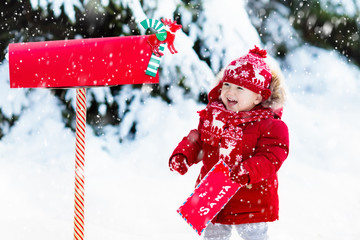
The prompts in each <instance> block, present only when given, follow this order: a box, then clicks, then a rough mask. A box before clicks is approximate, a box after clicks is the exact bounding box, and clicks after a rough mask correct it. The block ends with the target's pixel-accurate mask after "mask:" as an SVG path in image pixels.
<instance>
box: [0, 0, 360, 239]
mask: <svg viewBox="0 0 360 240" xmlns="http://www.w3.org/2000/svg"><path fill="white" fill-rule="evenodd" d="M33 2H38V1H33ZM39 2H40V3H41V1H39ZM176 2H178V1H174V2H173V3H176ZM214 3H215V2H213V1H207V5H206V7H205V12H204V16H203V17H204V18H205V17H206V19H207V20H205V19H203V20H202V21H204V22H203V26H204V27H206V28H207V27H208V29H206V28H204V29H196V31H197V32H196V34H204V38H206V39H208V41H209V45H210V46H211V44H215V42H214V41H215V40H214V39H215V38H214V36H212V38H207V36H208V35H212V34H218V33H221V32H218V30H219V29H220V28H217V27H216V26H217V24H219V25H222V24H225V25H226V26H227V28H224V29H223V31H224V32H222V33H223V40H224V43H223V44H218V45H216V46H214V49H215V50H214V53H215V55H216V54H217V53H218V55H217V58H218V59H217V60H216V59H215V60H214V62H215V61H220V59H221V54H220V52H221V51H219V52H217V51H218V50H216V49H223V50H224V51H225V52H226V53H227V54H230V53H231V54H232V55H231V56H236V55H237V53H239V55H241V54H243V53H244V52H245V51H246V49H248V48H249V47H252V45H253V44H252V43H254V44H258V43H259V41H260V40H259V37H258V36H257V35H254V34H253V33H254V28H253V27H252V26H251V24H250V22H249V20H248V19H246V18H245V17H244V15H243V14H245V12H244V10H243V5H242V4H240V5H239V9H238V10H239V11H238V12H239V13H241V14H239V16H238V18H239V20H240V19H243V20H245V22H244V21H242V22H241V24H240V25H239V26H238V25H236V24H238V23H239V22H236V21H235V22H234V21H230V22H229V20H228V22H225V20H224V22H223V23H220V21H223V20H221V19H219V18H216V17H215V16H218V14H217V13H216V11H215V10H216V7H218V8H219V9H223V11H224V9H225V10H226V8H229V7H230V5H228V4H229V3H228V2H227V1H224V4H223V5H222V6H219V5H216V4H214ZM129 4H133V5H136V4H135V3H134V2H132V1H129ZM148 4H149V6H150V3H148ZM220 5H221V4H220ZM171 6H173V5H172V4H171ZM140 10H141V9H138V10H137V11H138V14H139V16H142V14H143V13H141V11H140ZM236 12H237V11H228V12H227V13H228V14H229V16H228V17H229V18H228V19H232V17H230V16H231V15H232V14H235V13H236ZM155 14H160V12H159V13H155ZM240 15H241V16H240ZM159 16H160V15H159ZM207 21H210V22H209V23H207ZM207 24H209V25H211V26H207ZM235 25H236V26H235ZM194 26H195V25H194ZM235 28H237V29H240V30H241V31H240V30H239V32H237V33H233V34H231V32H232V29H235ZM211 29H212V30H211ZM216 29H218V30H216ZM215 30H216V31H215ZM213 31H215V32H213ZM219 31H220V30H219ZM242 32H243V33H247V34H240V33H242ZM285 34H286V33H285ZM229 38H231V39H229ZM190 39H191V38H189V37H187V36H185V34H183V33H181V32H180V33H179V34H178V35H177V39H176V40H175V41H176V42H175V46H176V48H178V49H179V53H178V54H176V55H170V53H169V52H167V53H166V55H165V56H164V59H163V60H162V63H161V64H162V66H163V68H164V69H163V75H162V76H161V79H160V81H162V82H167V83H171V81H170V80H169V78H176V76H169V75H167V73H171V72H172V73H173V69H172V68H174V66H173V65H172V64H171V63H173V62H176V63H179V64H180V65H182V66H183V67H184V69H183V70H184V74H185V76H187V79H186V84H187V85H189V86H190V87H191V89H192V90H191V91H193V94H194V95H195V94H196V93H198V92H199V91H201V90H203V88H206V90H209V87H210V85H211V81H212V80H211V79H210V78H212V77H213V73H212V71H211V69H209V68H208V67H206V64H205V63H203V62H201V61H200V60H199V58H198V57H197V56H196V55H195V54H194V52H193V51H190V50H189V49H191V48H192V41H191V40H190ZM235 43H236V46H234V47H232V46H233V45H234V44H235ZM233 49H235V50H233ZM292 49H293V50H292V51H291V52H289V53H288V54H287V56H286V59H285V60H284V63H282V64H281V67H282V68H283V71H284V74H285V76H286V80H287V81H286V84H287V88H288V101H287V105H286V106H285V110H284V116H283V120H284V121H285V122H286V123H287V124H288V126H289V130H290V144H291V145H290V155H289V157H288V159H287V160H286V161H285V163H284V165H283V166H282V168H281V169H280V171H279V194H280V220H279V221H277V222H274V223H270V224H269V226H270V228H269V234H270V237H271V239H279V240H288V239H292V240H302V239H319V240H320V239H327V240H335V239H336V240H337V239H347V240H355V239H359V238H360V229H359V227H358V226H359V222H360V204H359V202H360V188H359V187H358V186H357V185H356V184H357V183H358V182H359V181H360V175H359V174H358V173H359V170H360V163H359V161H358V156H359V155H360V148H359V147H358V146H359V144H360V135H359V134H358V133H359V132H360V125H359V123H358V119H359V118H360V111H359V110H360V105H359V100H360V96H359V94H358V91H359V89H360V81H359V79H358V76H359V74H360V70H359V68H357V67H355V66H354V65H352V64H351V63H349V62H348V61H347V60H346V59H344V58H343V57H341V56H340V55H339V54H337V53H335V52H332V51H328V50H322V49H319V48H315V47H311V46H307V45H302V46H300V47H297V48H292ZM229 56H230V55H226V57H227V58H229V59H230V57H229ZM236 57H237V56H236ZM224 59H225V58H224ZM226 61H228V60H226ZM8 74H9V73H8V63H7V61H4V62H3V63H2V65H0V109H1V111H2V113H3V114H4V115H5V116H7V117H9V116H11V115H12V114H16V115H20V114H21V117H20V119H19V120H18V121H17V122H16V125H15V126H14V127H12V128H11V130H9V132H7V133H6V136H5V137H3V138H2V139H1V140H0V192H1V193H2V196H1V198H0V213H1V214H0V230H1V231H0V239H11V240H18V239H19V240H20V239H38V240H42V239H56V240H60V239H71V238H72V235H73V204H74V203H73V195H74V165H75V163H74V162H75V153H74V149H75V136H74V133H73V132H71V131H70V130H69V129H68V128H66V127H65V125H64V123H63V122H62V120H61V113H60V110H59V108H60V107H59V103H58V99H57V98H56V97H55V96H53V95H52V94H51V92H50V91H49V90H47V89H34V90H30V91H29V90H24V89H10V88H9V78H8ZM101 89H102V88H96V89H91V90H89V91H88V95H87V96H88V99H87V101H88V102H89V101H90V100H91V97H92V96H93V97H95V98H96V99H97V100H98V101H99V102H101V101H102V99H106V98H109V97H110V94H109V90H108V89H107V90H105V89H103V90H101ZM131 91H133V92H132V93H133V94H134V96H135V100H133V102H134V103H137V104H134V105H130V109H129V110H130V113H131V114H128V115H127V117H126V118H125V119H124V122H123V123H122V125H121V126H120V127H104V129H103V131H104V133H105V134H104V135H102V136H100V137H99V136H95V134H94V132H93V130H92V129H91V128H90V127H89V126H88V127H87V133H86V162H85V177H86V183H85V239H87V240H92V239H94V240H95V239H96V240H97V239H127V240H133V239H134V240H135V239H136V240H138V239H146V240H151V239H156V240H159V239H160V240H162V239H164V240H165V239H175V240H177V239H179V240H180V239H181V240H184V239H200V238H199V237H197V234H196V233H195V232H194V231H193V230H192V229H191V228H190V227H189V226H188V225H187V224H186V223H185V221H184V220H183V219H182V218H181V217H180V216H179V215H178V214H177V213H176V209H177V208H178V207H179V206H180V205H181V204H182V203H183V202H184V200H185V199H186V198H187V197H188V195H189V194H190V193H191V192H192V191H193V187H194V184H195V180H196V178H197V174H198V172H199V169H200V165H197V166H193V167H192V168H191V169H190V171H189V172H188V173H187V174H186V175H184V176H180V175H178V174H176V173H173V172H170V171H169V169H168V157H169V155H170V154H171V152H172V150H173V149H174V147H175V146H176V145H177V143H178V142H179V141H180V140H181V139H182V137H183V136H184V135H186V134H187V133H188V131H189V130H190V129H193V128H195V127H196V126H197V121H198V119H197V114H196V111H197V110H200V109H202V108H203V107H204V106H203V105H201V104H198V103H196V102H195V101H194V100H193V98H189V97H183V90H182V89H179V88H175V87H174V88H171V89H170V96H171V97H172V99H174V102H173V103H172V104H167V103H165V102H164V101H162V100H161V99H160V98H147V99H146V98H144V101H140V100H139V99H142V97H143V94H146V92H147V91H148V90H147V88H146V86H144V88H143V89H136V90H133V89H132V88H130V87H129V86H125V87H124V89H123V93H122V95H121V96H118V97H117V99H116V101H117V102H118V103H119V104H125V101H126V100H127V99H128V98H129V97H130V96H131ZM66 98H67V99H74V98H75V90H74V89H73V90H70V91H69V92H68V94H67V96H66ZM72 104H74V101H73V102H72ZM121 109H124V108H121ZM100 110H101V109H100ZM133 120H136V121H137V129H138V132H137V134H136V137H135V140H133V141H130V140H126V139H125V140H124V141H123V142H122V143H119V137H125V135H126V133H127V132H128V129H130V128H131V123H132V122H133ZM235 239H238V238H237V236H236V234H234V236H233V237H232V240H235Z"/></svg>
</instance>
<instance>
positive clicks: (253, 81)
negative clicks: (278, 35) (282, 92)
mask: <svg viewBox="0 0 360 240" xmlns="http://www.w3.org/2000/svg"><path fill="white" fill-rule="evenodd" d="M266 54H267V52H266V50H262V49H260V48H258V47H257V46H255V48H254V49H251V50H250V51H249V53H248V54H246V55H244V56H242V57H240V58H238V59H236V60H234V61H232V62H231V63H230V64H229V65H228V66H227V67H226V68H225V71H224V76H223V78H222V79H221V80H220V82H219V84H218V85H217V86H216V87H215V88H213V89H212V90H211V91H210V93H209V101H212V100H215V99H218V98H219V95H220V89H221V87H222V84H223V82H229V83H233V84H236V85H239V86H242V87H244V88H247V89H250V90H251V91H253V92H256V93H260V94H261V96H262V97H263V101H264V100H266V99H268V98H269V97H270V95H271V91H270V89H269V87H270V83H271V71H270V68H269V66H268V64H267V63H266V62H265V60H264V59H265V58H266Z"/></svg>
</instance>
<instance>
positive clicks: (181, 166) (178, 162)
mask: <svg viewBox="0 0 360 240" xmlns="http://www.w3.org/2000/svg"><path fill="white" fill-rule="evenodd" d="M188 169H189V165H188V163H187V161H186V157H185V156H184V155H181V154H179V155H175V156H174V157H173V158H171V160H170V170H171V171H176V172H178V173H180V174H181V175H184V174H185V173H186V172H187V171H188Z"/></svg>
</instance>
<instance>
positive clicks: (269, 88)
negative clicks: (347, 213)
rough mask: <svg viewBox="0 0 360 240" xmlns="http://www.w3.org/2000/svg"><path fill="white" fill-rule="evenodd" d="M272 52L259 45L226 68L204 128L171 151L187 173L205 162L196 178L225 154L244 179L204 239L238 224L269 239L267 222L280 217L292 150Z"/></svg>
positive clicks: (237, 177) (249, 237) (203, 114)
mask: <svg viewBox="0 0 360 240" xmlns="http://www.w3.org/2000/svg"><path fill="white" fill-rule="evenodd" d="M266 54H267V53H266V51H265V50H260V49H259V48H258V47H256V46H255V48H254V49H252V50H250V51H249V53H248V54H246V55H244V56H242V57H240V58H239V59H236V60H235V61H233V62H231V63H230V64H229V65H228V66H227V67H226V68H225V70H224V72H223V77H222V78H221V79H220V82H219V83H218V85H217V86H215V87H214V88H213V89H212V90H211V91H210V93H209V95H208V99H209V104H208V105H207V107H206V108H205V109H204V110H202V111H200V112H199V115H200V122H199V126H198V129H194V130H191V131H190V133H189V135H188V136H187V137H184V138H183V140H182V141H181V142H180V143H179V145H178V146H177V148H176V149H175V150H174V152H173V154H172V155H171V157H170V161H169V164H170V169H171V170H173V171H177V172H179V173H180V174H181V175H183V174H185V173H186V172H187V170H188V167H189V166H191V165H193V164H196V163H198V162H200V161H202V162H203V167H202V169H201V172H200V175H199V177H198V179H197V183H196V184H198V183H199V182H200V180H201V179H202V178H203V177H204V176H205V175H206V174H207V173H208V172H209V171H210V170H211V168H212V167H213V166H214V165H215V164H216V163H217V162H218V161H219V159H222V160H224V161H225V162H226V163H227V165H228V166H229V167H230V169H231V171H230V178H231V180H232V181H234V182H236V183H238V184H240V185H241V188H240V189H239V191H238V192H237V193H236V194H235V195H234V196H233V198H232V199H231V200H230V201H229V202H228V203H227V204H226V205H225V206H224V208H223V209H222V210H221V211H220V212H219V213H218V214H217V216H216V217H215V218H214V219H213V220H212V223H210V224H209V225H208V227H207V228H206V229H205V233H204V239H212V240H215V239H219V240H220V239H222V240H223V239H230V236H231V230H232V226H234V228H235V229H236V230H237V232H238V233H239V235H240V236H241V237H242V238H244V239H245V240H253V239H254V240H255V239H257V240H260V239H261V240H263V239H267V222H271V221H275V220H277V219H278V212H279V200H278V193H277V189H278V180H277V171H278V170H279V168H280V166H281V165H282V163H283V162H284V160H285V159H286V157H287V156H288V151H289V134H288V128H287V126H286V124H285V123H284V122H283V121H281V120H280V118H281V114H282V105H283V103H284V98H285V94H284V90H283V87H282V85H281V82H280V80H281V76H280V75H278V73H276V72H275V71H273V72H271V70H270V68H269V65H268V64H267V63H266V62H265V58H266Z"/></svg>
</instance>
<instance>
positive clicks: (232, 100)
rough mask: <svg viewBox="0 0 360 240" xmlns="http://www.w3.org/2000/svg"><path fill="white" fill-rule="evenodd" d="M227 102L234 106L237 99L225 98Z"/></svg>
mask: <svg viewBox="0 0 360 240" xmlns="http://www.w3.org/2000/svg"><path fill="white" fill-rule="evenodd" d="M227 101H228V104H229V106H235V105H236V104H237V103H238V101H236V100H235V99H231V98H227Z"/></svg>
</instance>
